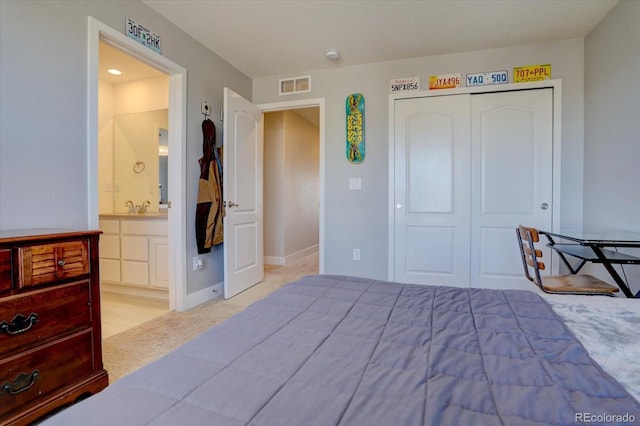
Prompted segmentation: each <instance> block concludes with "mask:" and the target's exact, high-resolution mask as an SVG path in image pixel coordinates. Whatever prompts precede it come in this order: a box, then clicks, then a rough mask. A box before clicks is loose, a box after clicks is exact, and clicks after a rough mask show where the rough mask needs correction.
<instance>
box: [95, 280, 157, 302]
mask: <svg viewBox="0 0 640 426" xmlns="http://www.w3.org/2000/svg"><path fill="white" fill-rule="evenodd" d="M100 289H101V290H102V291H107V292H109V293H117V294H124V295H127V296H139V297H148V298H151V299H157V300H163V301H168V300H169V290H166V289H161V288H151V287H137V286H134V285H126V284H116V283H110V282H107V281H101V282H100Z"/></svg>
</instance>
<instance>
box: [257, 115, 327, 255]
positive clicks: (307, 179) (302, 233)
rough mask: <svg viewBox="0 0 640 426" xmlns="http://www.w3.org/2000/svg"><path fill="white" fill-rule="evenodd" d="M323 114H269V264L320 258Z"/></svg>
mask: <svg viewBox="0 0 640 426" xmlns="http://www.w3.org/2000/svg"><path fill="white" fill-rule="evenodd" d="M319 125H320V108H319V107H318V106H312V107H305V108H294V109H286V110H280V111H271V112H265V114H264V167H263V170H264V188H263V191H264V262H265V264H267V265H287V264H290V263H292V262H295V261H296V260H299V259H301V258H304V257H307V256H309V255H311V254H314V253H318V251H319V240H320V232H319V228H320V225H319V224H320V208H319V207H320V128H319Z"/></svg>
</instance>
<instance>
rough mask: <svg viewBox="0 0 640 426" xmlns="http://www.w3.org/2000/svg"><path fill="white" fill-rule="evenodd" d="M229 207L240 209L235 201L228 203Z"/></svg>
mask: <svg viewBox="0 0 640 426" xmlns="http://www.w3.org/2000/svg"><path fill="white" fill-rule="evenodd" d="M227 207H240V206H239V205H238V204H236V203H234V202H233V201H228V202H227Z"/></svg>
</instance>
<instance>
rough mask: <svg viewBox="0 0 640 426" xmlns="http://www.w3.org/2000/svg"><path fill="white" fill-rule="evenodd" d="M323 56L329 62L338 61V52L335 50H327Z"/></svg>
mask: <svg viewBox="0 0 640 426" xmlns="http://www.w3.org/2000/svg"><path fill="white" fill-rule="evenodd" d="M325 56H326V57H327V59H329V60H330V61H337V60H338V59H340V52H339V51H338V50H337V49H327V51H326V52H325Z"/></svg>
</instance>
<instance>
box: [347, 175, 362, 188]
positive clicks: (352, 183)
mask: <svg viewBox="0 0 640 426" xmlns="http://www.w3.org/2000/svg"><path fill="white" fill-rule="evenodd" d="M349 189H362V179H360V178H359V177H352V178H349Z"/></svg>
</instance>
